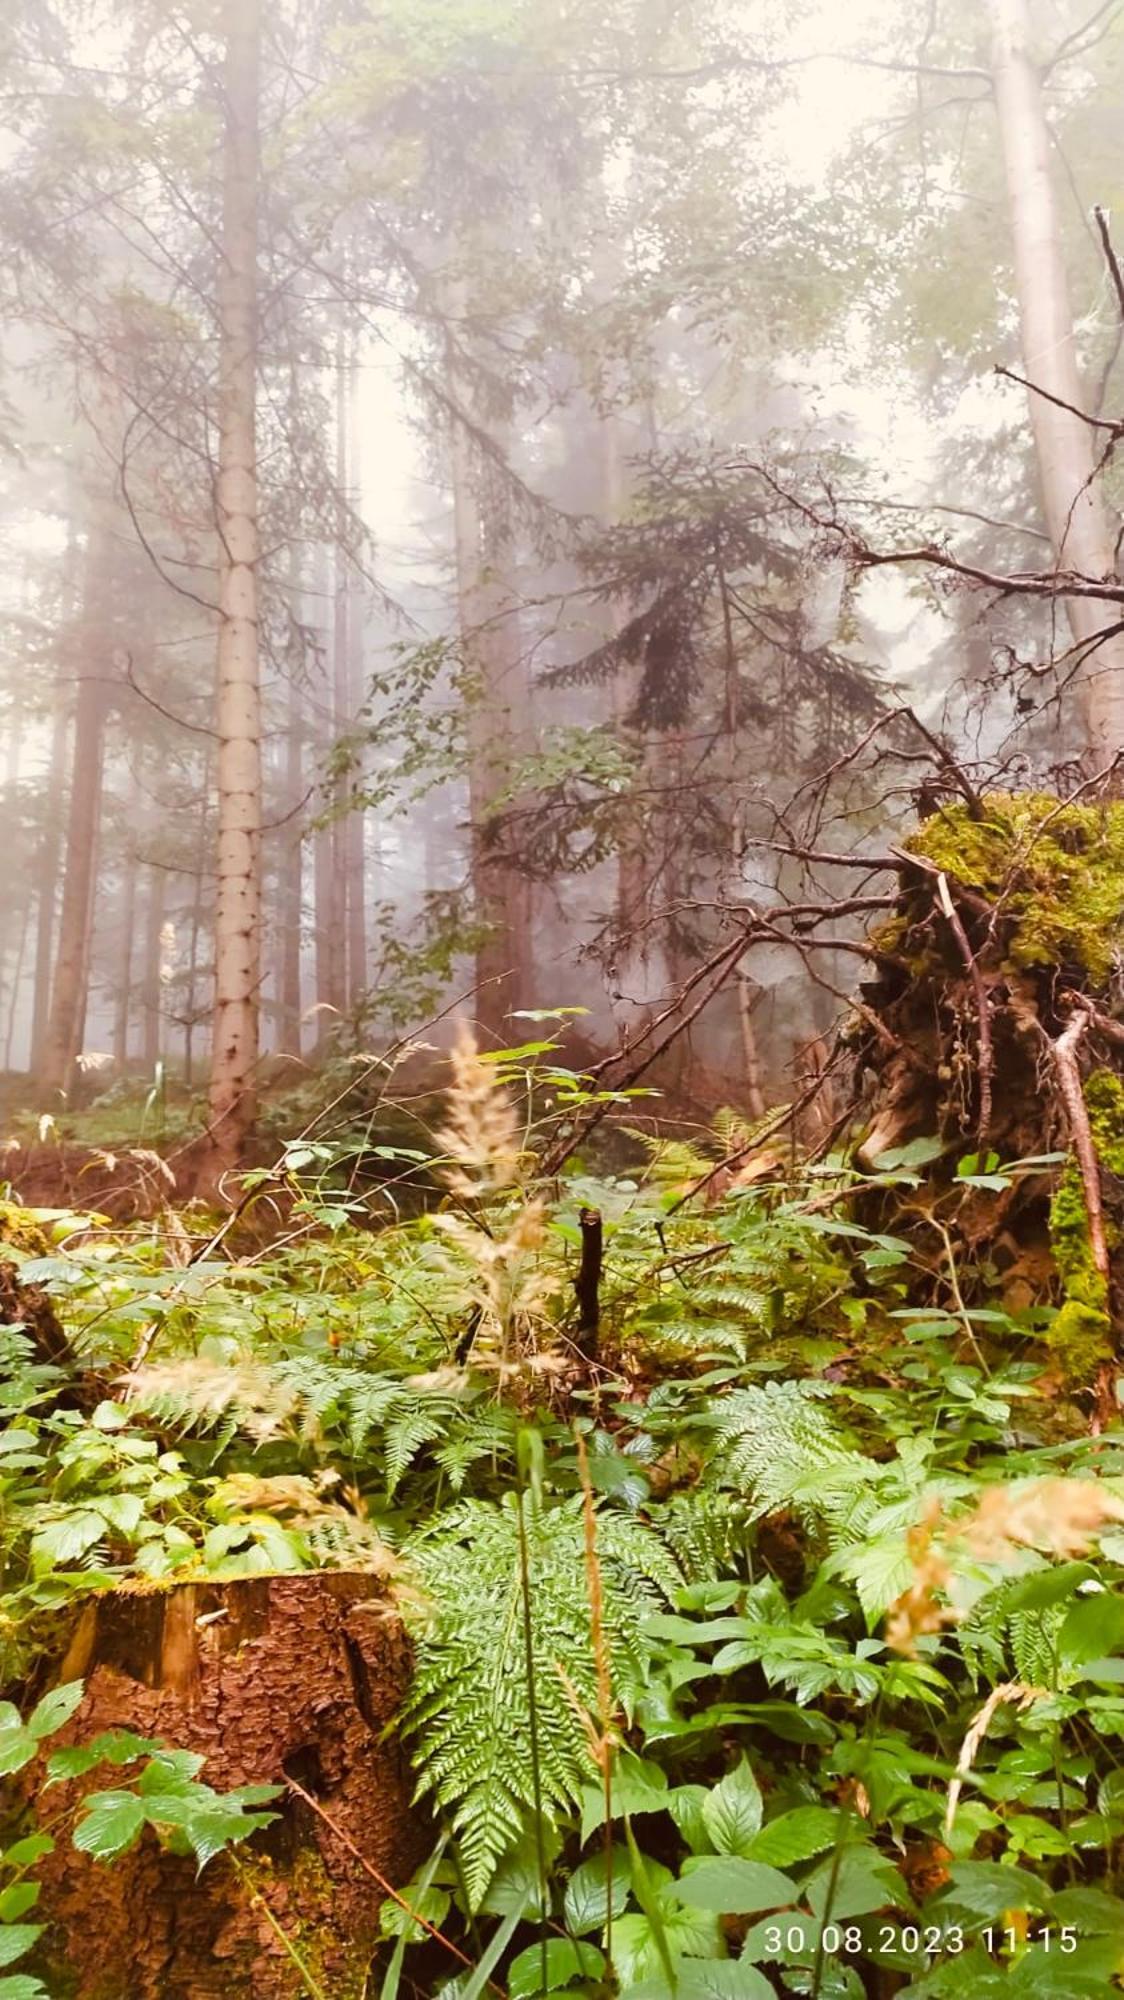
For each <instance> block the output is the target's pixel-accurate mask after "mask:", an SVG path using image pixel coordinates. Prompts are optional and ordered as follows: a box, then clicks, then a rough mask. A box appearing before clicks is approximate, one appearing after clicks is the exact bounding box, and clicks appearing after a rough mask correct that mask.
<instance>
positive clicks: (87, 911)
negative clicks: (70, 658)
mask: <svg viewBox="0 0 1124 2000" xmlns="http://www.w3.org/2000/svg"><path fill="white" fill-rule="evenodd" d="M109 559H110V558H109V552H108V550H106V549H105V547H104V544H103V537H101V536H100V535H99V536H98V537H97V538H96V541H95V543H94V545H93V547H92V548H91V549H90V551H89V552H88V555H87V561H88V563H89V565H90V571H91V577H92V581H93V584H94V588H95V589H96V588H98V587H99V582H100V580H99V578H98V571H99V565H100V564H101V563H102V562H103V561H104V562H108V561H109ZM90 636H91V638H93V636H94V635H93V633H91V635H90ZM98 636H99V637H100V638H101V639H102V643H101V644H100V645H96V646H94V647H93V648H92V652H93V662H92V666H91V668H90V670H88V671H84V672H83V673H82V675H81V678H80V680H79V682H78V698H77V702H76V704H75V711H74V750H73V758H72V764H71V777H70V799H69V803H68V806H67V815H66V850H65V863H64V874H63V889H62V910H61V913H60V917H59V937H58V953H57V956H56V960H55V971H54V979H53V982H52V987H51V1009H50V1015H49V1018H48V1021H47V1027H46V1031H45V1034H44V1037H43V1055H42V1061H41V1064H40V1070H39V1077H40V1082H41V1083H42V1086H43V1090H44V1092H46V1093H49V1094H50V1095H52V1096H53V1095H54V1094H55V1093H57V1092H58V1091H65V1090H68V1089H69V1087H70V1082H71V1075H72V1072H73V1069H74V1064H75V1062H76V1060H77V1058H78V1055H79V1053H80V1051H81V1046H82V1031H83V1024H84V1022H85V1015H86V991H85V982H86V978H87V975H88V972H89V943H90V926H91V922H92V918H93V904H94V882H95V879H96V862H95V857H96V853H97V844H98V827H99V821H100V818H101V793H102V763H103V756H104V741H105V719H106V714H107V710H108V694H109V684H108V673H107V668H106V660H105V650H106V649H105V645H104V634H99V635H98Z"/></svg>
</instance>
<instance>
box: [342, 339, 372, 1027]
mask: <svg viewBox="0 0 1124 2000" xmlns="http://www.w3.org/2000/svg"><path fill="white" fill-rule="evenodd" d="M356 379H357V378H356V370H355V340H354V335H352V336H351V339H350V342H349V344H348V347H347V348H346V350H345V355H344V416H345V421H346V433H345V437H346V452H347V460H346V472H347V495H348V499H349V500H350V503H351V506H352V508H353V509H356V510H358V508H359V504H360V493H361V487H362V477H361V469H360V464H359V425H358V417H357V409H356ZM366 694H367V686H366V673H365V670H364V630H363V595H362V590H361V587H360V574H359V572H358V570H354V571H353V573H352V575H351V576H350V578H349V579H348V602H347V714H348V723H349V726H350V727H351V728H352V729H354V728H356V726H357V724H358V721H359V717H360V714H361V712H362V708H363V703H364V701H365V699H366ZM362 778H363V774H362V771H361V769H360V767H359V764H358V762H356V765H355V767H354V769H353V770H352V772H351V773H350V778H349V786H348V790H349V795H350V803H349V808H348V813H347V818H346V819H345V821H344V860H345V867H346V874H347V986H348V1000H349V1002H350V1004H351V1005H352V1006H353V1007H354V1006H355V1005H356V1004H357V1002H358V1001H360V1000H361V999H362V997H363V995H364V993H365V992H366V991H367V821H366V814H365V812H364V810H363V807H362V806H361V805H360V803H359V796H360V794H361V792H362Z"/></svg>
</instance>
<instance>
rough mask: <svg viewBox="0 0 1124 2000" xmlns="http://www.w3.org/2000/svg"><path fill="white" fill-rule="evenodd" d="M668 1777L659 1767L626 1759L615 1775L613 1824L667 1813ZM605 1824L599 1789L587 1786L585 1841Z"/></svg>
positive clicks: (620, 1764) (584, 1790) (584, 1794)
mask: <svg viewBox="0 0 1124 2000" xmlns="http://www.w3.org/2000/svg"><path fill="white" fill-rule="evenodd" d="M667 1809H668V1785H667V1776H666V1773H665V1772H663V1771H661V1770H660V1767H659V1765H658V1764H650V1763H644V1762H642V1760H641V1759H640V1758H639V1757H631V1756H623V1757H621V1758H620V1759H619V1760H618V1763H617V1767H616V1769H615V1771H614V1772H613V1787H612V1796H611V1811H612V1817H613V1818H614V1820H618V1819H637V1818H639V1817H640V1816H641V1815H642V1814H643V1813H653V1812H666V1811H667ZM604 1824H605V1797H604V1793H603V1791H602V1789H601V1787H600V1786H598V1787H596V1789H595V1788H594V1787H593V1786H592V1785H587V1786H586V1787H585V1788H584V1789H583V1791H582V1841H583V1843H584V1842H585V1841H587V1840H588V1839H589V1837H590V1834H591V1833H596V1832H597V1829H598V1827H602V1826H604Z"/></svg>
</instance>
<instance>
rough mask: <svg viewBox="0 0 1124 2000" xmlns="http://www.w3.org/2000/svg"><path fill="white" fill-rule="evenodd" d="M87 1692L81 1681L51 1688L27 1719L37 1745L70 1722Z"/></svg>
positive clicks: (68, 1682)
mask: <svg viewBox="0 0 1124 2000" xmlns="http://www.w3.org/2000/svg"><path fill="white" fill-rule="evenodd" d="M84 1692H85V1688H84V1685H83V1683H82V1682H81V1681H66V1682H65V1683H64V1684H63V1686H62V1687H56V1688H51V1690H50V1691H49V1693H47V1694H45V1695H44V1696H43V1699H42V1701H40V1702H38V1703H37V1704H36V1706H35V1707H34V1709H33V1710H32V1712H31V1714H30V1715H29V1716H28V1719H27V1727H28V1729H29V1731H30V1732H31V1734H32V1736H34V1738H35V1740H36V1742H37V1743H41V1742H42V1741H43V1738H44V1737H45V1736H53V1735H54V1733H55V1730H56V1729H61V1728H62V1726H63V1724H64V1722H69V1721H70V1718H71V1716H72V1715H73V1714H74V1711H75V1709H76V1708H77V1707H78V1706H79V1704H80V1702H81V1700H82V1696H83V1694H84Z"/></svg>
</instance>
